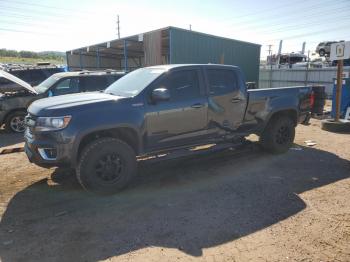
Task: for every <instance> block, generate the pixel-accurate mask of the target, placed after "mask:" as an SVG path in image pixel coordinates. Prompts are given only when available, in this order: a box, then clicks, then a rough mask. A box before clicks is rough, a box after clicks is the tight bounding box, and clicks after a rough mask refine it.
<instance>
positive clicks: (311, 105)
mask: <svg viewBox="0 0 350 262" xmlns="http://www.w3.org/2000/svg"><path fill="white" fill-rule="evenodd" d="M314 104H315V94H314V92H313V91H312V92H311V94H310V107H311V108H313V107H314Z"/></svg>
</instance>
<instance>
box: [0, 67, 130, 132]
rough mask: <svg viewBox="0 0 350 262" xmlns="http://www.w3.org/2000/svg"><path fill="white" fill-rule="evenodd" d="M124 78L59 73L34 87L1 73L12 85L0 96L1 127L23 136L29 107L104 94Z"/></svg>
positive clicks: (113, 73) (109, 74)
mask: <svg viewBox="0 0 350 262" xmlns="http://www.w3.org/2000/svg"><path fill="white" fill-rule="evenodd" d="M123 75H125V73H124V72H116V71H108V70H107V71H98V72H92V71H81V72H65V73H57V74H54V75H52V76H50V77H49V78H47V79H46V80H45V81H43V82H42V83H41V84H39V85H38V86H35V87H32V86H31V85H30V84H28V83H26V82H24V81H22V80H20V79H18V78H17V77H15V76H13V75H11V74H9V73H7V72H5V71H0V77H1V76H2V77H3V78H4V79H6V80H8V81H10V82H12V83H13V85H12V86H9V87H7V88H6V89H3V90H2V92H3V93H2V94H0V127H1V126H2V125H3V124H4V125H5V128H6V130H8V131H12V132H24V117H25V115H26V114H27V107H28V106H29V105H30V104H31V103H32V102H33V101H35V100H38V99H40V98H44V97H51V96H59V95H65V94H72V93H79V92H89V91H98V90H103V89H105V88H106V87H107V86H109V85H110V84H112V83H113V82H114V81H116V80H117V79H119V78H120V77H122V76H123Z"/></svg>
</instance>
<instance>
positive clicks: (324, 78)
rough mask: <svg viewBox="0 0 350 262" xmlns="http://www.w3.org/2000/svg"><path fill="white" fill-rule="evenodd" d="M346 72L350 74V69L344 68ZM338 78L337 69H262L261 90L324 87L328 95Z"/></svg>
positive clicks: (330, 93)
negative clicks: (308, 86)
mask: <svg viewBox="0 0 350 262" xmlns="http://www.w3.org/2000/svg"><path fill="white" fill-rule="evenodd" d="M344 72H350V67H344ZM336 76H337V68H336V67H328V68H310V69H309V70H307V69H306V68H291V69H272V70H270V69H260V79H259V88H270V87H284V86H300V85H324V86H326V93H327V94H328V95H329V96H331V95H332V92H333V85H334V83H333V79H334V78H336Z"/></svg>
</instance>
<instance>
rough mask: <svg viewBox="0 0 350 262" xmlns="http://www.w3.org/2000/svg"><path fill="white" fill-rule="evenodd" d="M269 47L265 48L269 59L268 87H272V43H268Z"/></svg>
mask: <svg viewBox="0 0 350 262" xmlns="http://www.w3.org/2000/svg"><path fill="white" fill-rule="evenodd" d="M268 47H269V49H268V50H267V51H268V52H269V58H270V59H269V61H270V85H269V86H270V88H271V87H272V45H268Z"/></svg>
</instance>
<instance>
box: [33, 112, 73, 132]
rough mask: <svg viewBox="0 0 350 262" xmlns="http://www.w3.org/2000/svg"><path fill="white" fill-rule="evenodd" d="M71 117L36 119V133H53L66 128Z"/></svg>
mask: <svg viewBox="0 0 350 262" xmlns="http://www.w3.org/2000/svg"><path fill="white" fill-rule="evenodd" d="M71 118H72V117H71V116H58V117H38V118H37V120H36V124H35V130H36V131H55V130H60V129H63V128H65V127H66V126H68V124H69V121H70V120H71Z"/></svg>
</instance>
